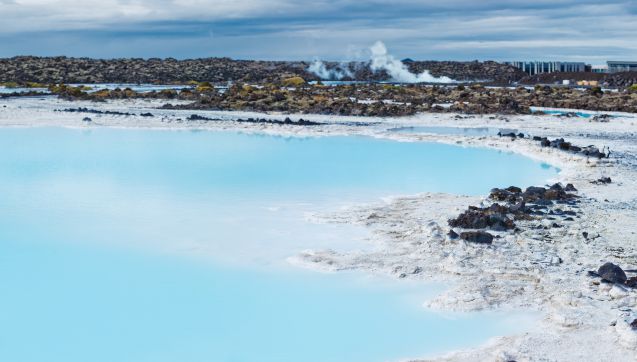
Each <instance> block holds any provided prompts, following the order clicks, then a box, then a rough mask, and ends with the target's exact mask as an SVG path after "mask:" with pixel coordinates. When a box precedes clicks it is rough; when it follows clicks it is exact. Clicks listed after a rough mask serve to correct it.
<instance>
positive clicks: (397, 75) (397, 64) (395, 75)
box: [370, 41, 454, 83]
mask: <svg viewBox="0 0 637 362" xmlns="http://www.w3.org/2000/svg"><path fill="white" fill-rule="evenodd" d="M370 51H371V53H372V59H371V64H370V68H371V70H372V71H374V72H376V71H380V70H384V71H386V72H387V74H389V76H390V77H391V79H392V80H393V81H394V82H401V83H425V82H426V83H453V82H454V80H453V79H451V78H449V77H434V76H433V75H431V74H430V73H429V71H428V70H425V71H424V72H422V73H420V74H414V73H412V72H410V71H409V69H407V66H405V64H403V63H402V62H401V61H400V60H398V59H395V58H394V57H393V56H392V55H390V54H388V53H387V47H385V44H383V42H381V41H377V42H376V43H375V44H374V45H372V47H371V48H370Z"/></svg>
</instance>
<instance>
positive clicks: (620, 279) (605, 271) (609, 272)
mask: <svg viewBox="0 0 637 362" xmlns="http://www.w3.org/2000/svg"><path fill="white" fill-rule="evenodd" d="M597 274H599V276H600V277H601V278H602V279H603V280H605V281H607V282H611V283H618V284H624V283H625V282H626V280H627V277H626V273H624V271H623V270H622V268H620V267H619V266H617V265H615V264H613V263H610V262H609V263H606V264H604V265H602V266H600V267H599V270H597Z"/></svg>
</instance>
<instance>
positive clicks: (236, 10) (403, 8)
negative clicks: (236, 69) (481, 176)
mask: <svg viewBox="0 0 637 362" xmlns="http://www.w3.org/2000/svg"><path fill="white" fill-rule="evenodd" d="M11 1H13V0H11ZM44 3H46V5H42V4H44ZM37 4H40V5H37ZM0 14H2V15H3V17H4V18H5V19H6V20H5V21H4V24H3V26H2V28H0V42H1V43H2V45H3V46H2V47H0V56H12V55H16V54H42V55H52V54H70V55H77V56H81V55H84V56H97V57H117V56H142V57H150V56H173V57H178V58H185V57H200V56H232V57H238V58H263V59H312V58H314V57H321V58H326V59H334V60H348V59H356V58H361V57H365V56H366V55H365V54H364V50H365V49H367V48H368V47H369V46H370V45H371V44H372V43H374V42H375V41H376V40H382V41H384V42H385V43H386V44H387V46H388V47H389V48H390V51H391V52H392V53H393V54H395V55H396V56H398V57H407V56H409V57H412V58H419V59H458V60H471V59H496V60H505V59H528V58H533V59H564V60H583V61H590V62H593V63H601V62H603V61H604V60H606V59H610V58H614V59H618V58H637V46H636V44H637V42H635V41H634V38H635V36H634V34H637V4H636V2H635V1H631V0H628V1H614V0H608V1H590V0H551V1H549V0H534V1H518V0H509V1H504V0H483V1H474V0H471V1H469V0H446V1H439V0H437V1H429V0H424V1H423V0H420V1H416V0H393V1H390V0H359V1H354V0H341V1H337V0H316V1H312V2H304V1H303V2H302V1H292V0H275V1H272V0H243V1H236V0H215V1H204V0H181V1H176V0H160V1H150V0H128V1H123V0H100V1H97V0H87V1H83V2H81V3H80V5H78V2H77V1H71V0H55V1H47V2H43V1H40V0H16V1H13V2H11V3H9V2H7V0H0Z"/></svg>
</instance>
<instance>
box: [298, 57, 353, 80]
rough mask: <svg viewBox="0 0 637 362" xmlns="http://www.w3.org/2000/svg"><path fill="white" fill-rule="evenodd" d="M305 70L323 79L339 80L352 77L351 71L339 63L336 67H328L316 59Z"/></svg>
mask: <svg viewBox="0 0 637 362" xmlns="http://www.w3.org/2000/svg"><path fill="white" fill-rule="evenodd" d="M307 70H308V71H309V72H310V73H313V74H315V75H316V76H317V77H319V78H321V79H324V80H341V79H343V78H345V77H350V78H351V77H352V72H351V71H350V70H349V69H347V68H346V67H345V66H342V65H339V66H338V67H336V68H332V69H328V68H327V66H326V65H325V63H323V62H322V61H320V60H318V59H316V60H314V61H313V62H312V64H310V66H309V67H308V68H307Z"/></svg>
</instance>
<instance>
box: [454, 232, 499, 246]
mask: <svg viewBox="0 0 637 362" xmlns="http://www.w3.org/2000/svg"><path fill="white" fill-rule="evenodd" d="M460 238H461V239H462V240H466V241H468V242H471V243H477V244H491V243H493V235H491V234H489V233H488V232H485V231H465V232H462V233H460Z"/></svg>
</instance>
